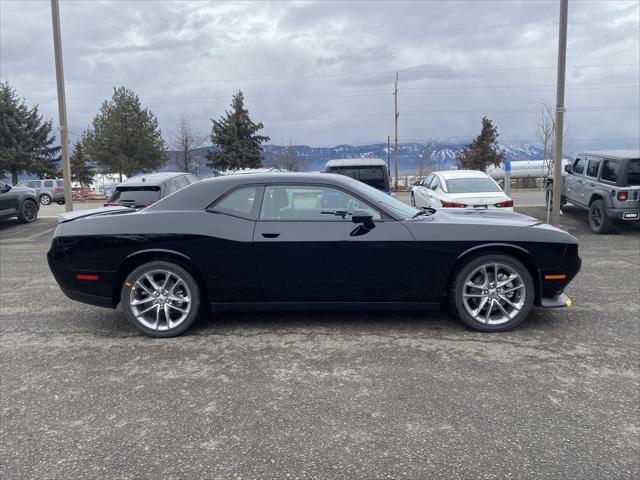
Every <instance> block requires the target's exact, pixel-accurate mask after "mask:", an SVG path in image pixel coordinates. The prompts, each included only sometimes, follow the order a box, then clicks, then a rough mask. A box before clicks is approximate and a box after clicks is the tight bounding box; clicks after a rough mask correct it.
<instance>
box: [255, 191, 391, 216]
mask: <svg viewBox="0 0 640 480" xmlns="http://www.w3.org/2000/svg"><path fill="white" fill-rule="evenodd" d="M357 208H364V209H366V210H369V211H370V212H371V213H372V214H373V219H374V220H380V219H381V218H382V216H381V215H380V212H378V211H376V210H374V209H373V208H371V207H370V206H369V205H367V204H366V203H365V202H363V201H362V200H360V199H359V198H356V197H354V196H352V195H349V194H348V193H346V192H343V191H342V190H338V189H336V188H331V187H325V186H316V185H273V186H269V187H267V188H266V189H265V191H264V197H263V200H262V211H261V212H260V219H261V220H305V221H325V222H326V221H342V220H346V221H351V215H352V214H353V211H354V210H355V209H357Z"/></svg>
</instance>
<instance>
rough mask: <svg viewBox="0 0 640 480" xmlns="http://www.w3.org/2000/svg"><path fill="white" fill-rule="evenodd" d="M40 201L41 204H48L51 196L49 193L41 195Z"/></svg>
mask: <svg viewBox="0 0 640 480" xmlns="http://www.w3.org/2000/svg"><path fill="white" fill-rule="evenodd" d="M40 203H41V204H42V205H49V204H50V203H51V197H50V196H49V195H42V196H41V197H40Z"/></svg>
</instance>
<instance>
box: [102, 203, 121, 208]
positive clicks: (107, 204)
mask: <svg viewBox="0 0 640 480" xmlns="http://www.w3.org/2000/svg"><path fill="white" fill-rule="evenodd" d="M104 206H105V207H118V206H119V205H118V204H117V203H116V202H105V203H104Z"/></svg>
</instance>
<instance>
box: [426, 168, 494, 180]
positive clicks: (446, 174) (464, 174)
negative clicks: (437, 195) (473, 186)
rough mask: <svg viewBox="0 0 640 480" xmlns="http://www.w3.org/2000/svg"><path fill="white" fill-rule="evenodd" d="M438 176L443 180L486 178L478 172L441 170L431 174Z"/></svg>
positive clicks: (482, 173) (484, 174)
mask: <svg viewBox="0 0 640 480" xmlns="http://www.w3.org/2000/svg"><path fill="white" fill-rule="evenodd" d="M433 173H437V174H438V175H440V176H441V177H442V178H444V179H445V180H450V179H452V178H487V177H489V175H487V174H486V173H484V172H481V171H480V170H441V171H439V172H433Z"/></svg>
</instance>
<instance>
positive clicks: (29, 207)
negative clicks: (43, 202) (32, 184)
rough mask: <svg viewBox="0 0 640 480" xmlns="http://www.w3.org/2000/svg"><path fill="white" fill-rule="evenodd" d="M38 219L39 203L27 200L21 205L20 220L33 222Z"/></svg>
mask: <svg viewBox="0 0 640 480" xmlns="http://www.w3.org/2000/svg"><path fill="white" fill-rule="evenodd" d="M37 219H38V205H37V204H36V202H35V201H33V200H25V201H24V202H22V205H20V212H18V220H19V221H21V222H22V223H32V222H35V221H36V220H37Z"/></svg>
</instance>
